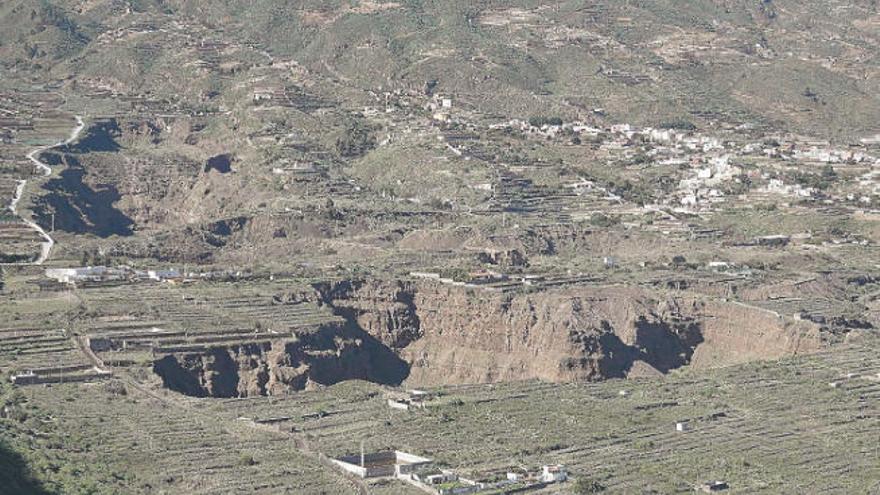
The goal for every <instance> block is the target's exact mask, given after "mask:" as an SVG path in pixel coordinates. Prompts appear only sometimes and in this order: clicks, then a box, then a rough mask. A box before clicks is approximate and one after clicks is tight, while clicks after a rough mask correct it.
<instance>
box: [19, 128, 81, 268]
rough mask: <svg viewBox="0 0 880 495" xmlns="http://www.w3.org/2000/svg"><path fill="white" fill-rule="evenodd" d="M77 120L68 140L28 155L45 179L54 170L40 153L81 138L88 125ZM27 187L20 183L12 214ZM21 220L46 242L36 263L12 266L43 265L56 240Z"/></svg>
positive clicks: (33, 225) (29, 222)
mask: <svg viewBox="0 0 880 495" xmlns="http://www.w3.org/2000/svg"><path fill="white" fill-rule="evenodd" d="M75 118H76V127H74V128H73V130H72V131H70V136H68V137H67V139H65V140H64V141H60V142H58V143H55V144H51V145H49V146H42V147H40V148H37V149H35V150H33V151H31V152H30V153H28V155H27V158H28V160H30V161H32V162H33V163H34V165H36V167H37V170H40V171H42V173H43V176H44V177H49V176H50V175H52V168H51V167H50V166H49V165H48V164H46V163H43V162H41V161H40V159H39V158H37V157H38V156H39V155H40V153H42V152H44V151H46V150H50V149H53V148H59V147H61V146H67V145H68V144H70V143H72V142H74V141H76V139H77V138H78V137H79V135H80V133H82V131H83V129H85V127H86V124H85V122H83V119H82V117H80V116H79V115H77V116H76V117H75ZM26 185H27V181H26V180H22V181H19V183H18V187H16V188H15V196H14V197H13V198H12V202H11V203H9V209H10V210H11V211H12V213H16V209H17V207H18V202H19V201H20V200H21V196H22V194H24V188H25V186H26ZM21 219H22V221H24V223H26V224H27V225H28V226H29V227H30V228H32V229H34V230H36V231H37V232H38V233H39V234H40V236H42V237H43V239H44V241H43V245H42V247H41V249H40V256H39V257H38V258H37V259H36V260H35V261H32V262H26V263H12V264H15V265H42V264H43V263H44V262H45V261H46V260H47V259H48V258H49V253H51V252H52V247H54V246H55V240H54V239H52V237H51V236H49V234H48V233H47V232H46V231H45V230H44V229H43V228H42V227H40V226H39V225H37V224H36V223H35V222H34V221H32V220H30V219H28V218H25V217H24V216H22V217H21Z"/></svg>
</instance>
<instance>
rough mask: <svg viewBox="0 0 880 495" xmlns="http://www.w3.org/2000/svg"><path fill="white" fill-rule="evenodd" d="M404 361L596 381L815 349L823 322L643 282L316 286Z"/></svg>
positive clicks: (425, 374)
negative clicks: (661, 294) (541, 286)
mask: <svg viewBox="0 0 880 495" xmlns="http://www.w3.org/2000/svg"><path fill="white" fill-rule="evenodd" d="M316 289H317V290H318V292H319V294H320V297H321V299H322V300H323V301H324V303H326V304H329V305H331V306H332V307H333V308H334V310H335V311H336V312H337V314H339V315H340V316H344V317H345V318H347V319H348V320H349V321H350V323H351V324H352V325H356V326H358V327H360V328H362V329H363V330H364V332H366V333H369V334H370V335H372V336H373V337H375V338H376V339H377V340H379V341H381V342H382V343H383V344H385V345H387V346H388V347H390V348H391V349H393V350H394V351H395V352H396V353H397V354H398V355H399V356H400V357H401V358H402V359H403V360H404V361H406V362H407V363H408V364H409V366H410V370H409V377H408V379H407V383H408V384H411V385H441V384H455V383H483V382H495V381H506V380H523V379H541V380H547V381H573V380H600V379H605V378H613V377H625V376H643V375H646V374H648V375H650V374H660V373H666V372H668V371H670V370H673V369H676V368H680V367H682V366H693V367H711V366H724V365H730V364H736V363H741V362H745V361H749V360H755V359H770V358H778V357H781V356H785V355H789V354H795V353H801V352H810V351H813V350H816V349H818V348H819V346H820V338H819V333H818V328H817V327H816V326H815V325H811V324H809V323H805V322H795V321H788V320H785V319H782V318H780V317H778V316H777V315H775V314H773V313H770V312H766V311H763V310H760V309H757V308H751V307H746V306H743V305H738V304H735V303H729V302H719V301H712V300H703V299H701V298H698V297H695V296H684V297H674V298H664V299H659V298H657V297H652V296H651V295H650V294H649V293H647V292H646V291H644V290H642V289H638V288H626V287H605V288H576V289H560V290H551V291H544V292H540V293H533V294H514V295H506V294H497V293H490V292H486V291H480V290H468V289H465V288H460V287H450V286H447V285H441V284H435V283H430V282H427V283H422V282H419V283H413V282H400V281H392V282H384V281H369V282H351V281H346V282H339V283H335V284H322V285H318V286H316Z"/></svg>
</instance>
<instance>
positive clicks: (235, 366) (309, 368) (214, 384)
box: [153, 325, 408, 397]
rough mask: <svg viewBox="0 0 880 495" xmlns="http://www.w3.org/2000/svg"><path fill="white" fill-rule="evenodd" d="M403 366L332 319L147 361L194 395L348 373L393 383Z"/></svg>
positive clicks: (299, 383) (321, 381) (273, 390)
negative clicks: (302, 331) (309, 330)
mask: <svg viewBox="0 0 880 495" xmlns="http://www.w3.org/2000/svg"><path fill="white" fill-rule="evenodd" d="M407 368H408V367H407V366H406V364H405V363H403V362H402V361H401V360H400V359H399V358H398V357H397V356H396V355H395V354H394V353H392V352H391V351H390V350H389V349H388V348H386V347H385V346H383V345H381V344H380V343H378V342H376V341H375V340H374V339H372V338H371V337H369V336H368V335H367V336H361V335H358V332H357V331H356V330H353V329H349V328H345V327H341V326H335V325H328V326H325V327H322V328H321V329H320V330H319V331H318V332H315V333H313V334H307V335H300V336H299V338H298V339H297V340H294V341H290V340H277V341H273V342H263V343H256V344H240V345H232V346H224V347H212V348H209V349H206V350H204V351H200V352H189V353H177V354H169V355H166V356H164V357H162V358H160V359H157V360H156V361H155V362H154V363H153V371H154V372H155V373H156V374H157V375H159V377H161V379H162V382H163V384H164V386H165V387H167V388H169V389H172V390H175V391H178V392H180V393H183V394H185V395H190V396H194V397H250V396H257V395H284V394H287V393H290V392H295V391H299V390H305V389H309V388H312V387H315V386H318V385H332V384H334V383H338V382H340V381H344V380H354V379H360V380H369V381H373V382H378V383H386V384H390V385H397V384H399V383H400V382H401V381H402V380H403V379H404V378H405V377H406V373H407Z"/></svg>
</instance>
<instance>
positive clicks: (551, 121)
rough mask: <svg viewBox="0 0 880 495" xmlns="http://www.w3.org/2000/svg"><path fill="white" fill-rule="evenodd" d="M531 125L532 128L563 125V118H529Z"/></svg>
mask: <svg viewBox="0 0 880 495" xmlns="http://www.w3.org/2000/svg"><path fill="white" fill-rule="evenodd" d="M529 125H530V126H532V127H544V126H545V125H562V118H561V117H543V116H536V117H529Z"/></svg>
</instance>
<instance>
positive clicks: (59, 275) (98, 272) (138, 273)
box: [46, 265, 184, 285]
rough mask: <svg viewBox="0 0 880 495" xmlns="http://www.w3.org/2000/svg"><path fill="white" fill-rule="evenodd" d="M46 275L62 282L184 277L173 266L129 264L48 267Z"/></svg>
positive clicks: (164, 280)
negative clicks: (157, 267) (138, 267)
mask: <svg viewBox="0 0 880 495" xmlns="http://www.w3.org/2000/svg"><path fill="white" fill-rule="evenodd" d="M46 277H48V278H50V279H53V280H55V281H56V282H58V283H62V284H73V285H76V284H78V283H89V282H92V283H100V282H114V281H130V282H135V281H149V280H152V281H156V282H174V281H181V280H183V279H184V275H183V274H182V273H181V272H180V271H179V270H177V269H175V268H170V269H165V270H136V269H134V268H131V267H129V266H125V265H122V266H118V267H106V266H85V267H79V268H48V269H47V270H46Z"/></svg>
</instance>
